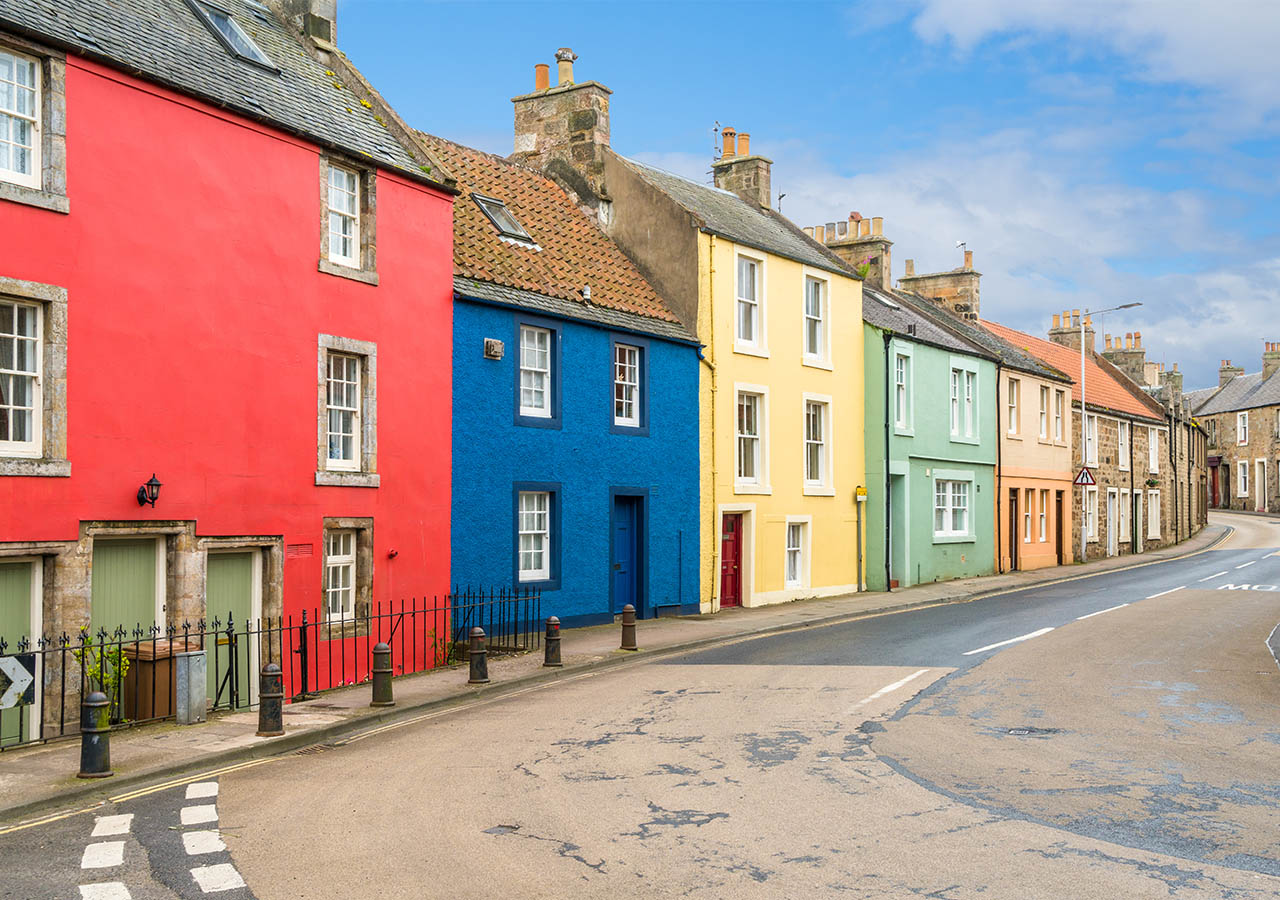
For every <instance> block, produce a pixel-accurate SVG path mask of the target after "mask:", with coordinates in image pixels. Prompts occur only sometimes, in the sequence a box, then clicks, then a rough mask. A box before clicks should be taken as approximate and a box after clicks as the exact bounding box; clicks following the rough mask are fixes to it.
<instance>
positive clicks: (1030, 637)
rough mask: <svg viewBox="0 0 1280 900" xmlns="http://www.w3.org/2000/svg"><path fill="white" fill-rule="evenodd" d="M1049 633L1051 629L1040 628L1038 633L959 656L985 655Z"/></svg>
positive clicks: (988, 645)
mask: <svg viewBox="0 0 1280 900" xmlns="http://www.w3.org/2000/svg"><path fill="white" fill-rule="evenodd" d="M1050 631H1053V629H1052V628H1041V629H1040V630H1039V631H1033V632H1031V633H1030V634H1024V635H1021V636H1019V637H1016V638H1009V640H1007V641H1000V642H999V643H996V644H987V646H985V647H979V648H978V649H977V650H966V651H965V652H964V653H962V654H961V655H962V656H973V655H974V654H975V653H986V652H987V651H988V650H994V649H996V648H997V647H1005V646H1008V645H1009V644H1016V643H1018V642H1019V641H1029V640H1031V639H1032V638H1034V637H1040V635H1042V634H1048V633H1049V632H1050Z"/></svg>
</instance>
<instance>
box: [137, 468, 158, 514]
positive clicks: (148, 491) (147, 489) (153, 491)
mask: <svg viewBox="0 0 1280 900" xmlns="http://www.w3.org/2000/svg"><path fill="white" fill-rule="evenodd" d="M159 497H160V482H158V481H156V473H155V472H152V473H151V477H150V478H149V479H148V480H147V481H146V482H144V483H143V485H142V486H141V487H139V488H138V505H139V506H146V505H147V504H148V503H150V504H151V505H152V507H154V506H155V505H156V500H157V499H158V498H159Z"/></svg>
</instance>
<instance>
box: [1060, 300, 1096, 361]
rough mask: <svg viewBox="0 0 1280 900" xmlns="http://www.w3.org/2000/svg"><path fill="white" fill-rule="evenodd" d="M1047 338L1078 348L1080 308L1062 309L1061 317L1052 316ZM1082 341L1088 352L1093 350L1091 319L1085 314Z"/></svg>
mask: <svg viewBox="0 0 1280 900" xmlns="http://www.w3.org/2000/svg"><path fill="white" fill-rule="evenodd" d="M1049 340H1051V341H1053V342H1054V343H1055V344H1061V345H1062V346H1063V347H1070V348H1071V349H1072V350H1075V351H1076V352H1079V350H1080V310H1078V309H1064V310H1063V311H1062V318H1061V319H1059V318H1058V317H1057V316H1056V315H1055V316H1054V317H1053V327H1052V328H1050V329H1049ZM1084 343H1085V346H1086V347H1087V348H1088V349H1089V352H1090V353H1093V352H1095V349H1096V348H1095V347H1094V333H1093V319H1092V318H1091V317H1088V316H1086V317H1085V320H1084Z"/></svg>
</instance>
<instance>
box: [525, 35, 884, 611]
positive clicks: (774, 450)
mask: <svg viewBox="0 0 1280 900" xmlns="http://www.w3.org/2000/svg"><path fill="white" fill-rule="evenodd" d="M574 59H575V57H574V54H573V52H572V51H571V50H568V49H567V48H565V49H561V50H559V51H558V52H557V53H556V60H557V64H558V77H557V84H556V85H554V86H552V85H551V84H550V73H549V70H548V67H547V66H545V65H539V66H537V67H536V68H535V78H534V91H533V92H532V93H529V94H524V95H522V96H518V97H516V98H514V100H513V102H514V104H515V153H514V154H513V157H512V158H513V159H515V160H518V161H521V162H524V163H526V164H528V165H530V166H534V167H536V168H539V169H541V170H542V171H544V172H546V173H547V174H548V175H550V176H552V177H554V178H555V179H557V180H558V181H559V182H560V183H561V184H562V185H564V186H565V188H566V189H567V190H568V191H570V193H571V194H572V195H573V196H574V198H575V200H576V201H577V202H578V203H579V204H580V205H581V207H582V208H583V209H585V210H586V211H587V212H588V213H589V214H590V215H592V216H593V217H594V218H595V219H596V220H597V221H598V222H599V223H600V226H601V227H602V228H603V229H604V231H605V232H606V233H607V234H608V235H609V236H610V237H611V238H613V240H614V241H616V242H617V244H618V246H620V247H621V248H622V250H623V251H624V252H625V253H626V254H627V255H628V256H629V257H630V258H631V260H632V261H633V262H634V263H635V265H636V267H637V268H638V269H639V271H640V272H641V273H642V274H643V275H644V276H645V277H646V278H647V279H648V281H649V282H650V283H651V284H652V285H653V286H654V288H655V289H656V290H657V292H658V294H659V295H660V296H662V297H663V298H664V299H665V300H666V301H667V302H668V303H669V305H670V308H671V310H672V312H674V313H675V314H676V315H677V316H678V317H679V319H680V321H681V322H683V323H684V325H685V327H686V328H687V329H688V330H689V331H690V332H691V333H693V334H696V336H697V339H698V341H699V342H700V343H701V344H702V345H703V350H702V360H701V364H700V367H699V414H698V420H699V428H700V436H699V446H700V454H701V463H700V470H701V483H700V496H701V505H700V512H699V532H700V541H699V546H700V550H699V559H700V561H701V566H702V568H701V572H700V578H699V582H700V588H699V594H700V598H701V609H702V610H703V611H705V612H713V611H715V610H717V609H719V608H720V607H721V606H735V605H743V606H757V605H761V604H765V603H773V602H778V601H783V600H789V599H795V598H797V597H805V596H817V595H824V594H841V593H845V592H848V591H854V590H858V589H859V588H860V587H861V586H862V582H863V578H862V573H861V571H860V568H859V566H860V563H861V557H862V540H863V534H862V532H863V531H864V530H865V523H864V522H863V521H862V519H863V510H862V507H863V506H864V505H865V504H864V503H863V502H860V501H859V499H858V497H859V493H858V489H859V488H862V487H865V486H866V479H865V468H864V459H863V440H864V426H863V422H864V416H863V396H864V389H863V377H864V376H863V359H862V308H861V306H862V289H861V288H862V285H861V282H860V280H859V279H858V278H857V276H856V275H855V274H854V272H853V271H852V270H851V269H850V268H849V267H848V266H847V265H846V264H845V263H844V262H843V261H841V260H840V259H839V258H838V257H837V256H835V255H834V254H832V253H830V252H829V251H828V250H827V249H826V248H825V247H823V246H822V245H821V244H819V243H817V242H815V241H813V240H812V239H810V238H809V237H807V236H806V235H805V234H804V233H803V232H801V231H800V229H798V228H796V227H795V225H793V224H792V223H791V222H790V221H788V220H787V219H785V218H784V217H783V216H781V215H780V214H778V213H777V212H776V211H775V210H774V209H773V208H772V196H771V188H770V167H771V162H770V160H768V159H767V158H765V157H763V156H760V155H758V154H753V153H752V152H751V148H750V139H749V136H748V135H746V134H740V135H739V134H736V132H735V131H734V130H733V129H731V128H725V129H723V132H722V135H723V139H724V149H723V154H722V155H721V156H720V157H719V158H718V159H716V160H714V161H713V162H712V171H713V174H714V181H715V186H714V187H712V186H709V185H705V184H698V183H696V182H693V181H689V180H687V179H684V178H680V177H678V176H676V175H672V174H671V173H668V172H663V171H660V170H658V169H654V168H652V167H650V166H645V165H641V164H639V163H637V162H635V161H633V160H629V159H626V158H625V157H623V156H621V155H619V154H618V153H617V152H615V151H614V150H613V148H612V147H611V146H610V141H609V134H610V124H609V97H610V91H609V89H608V88H606V87H605V86H603V85H601V84H599V83H598V82H595V81H585V82H576V81H574V73H573V61H574ZM878 501H879V498H876V502H878Z"/></svg>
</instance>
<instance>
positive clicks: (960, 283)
mask: <svg viewBox="0 0 1280 900" xmlns="http://www.w3.org/2000/svg"><path fill="white" fill-rule="evenodd" d="M981 278H982V273H981V272H978V271H975V270H974V268H973V251H972V250H966V251H965V252H964V265H963V266H961V267H960V268H958V269H952V270H951V271H950V272H933V273H930V274H926V275H917V274H915V265H914V263H912V264H911V265H908V267H907V272H906V274H905V275H903V276H902V277H901V278H899V279H898V287H899V288H901V289H902V290H904V291H912V292H914V293H917V294H919V295H920V296H922V297H926V298H928V299H930V300H932V301H933V302H934V303H937V304H938V305H939V306H942V307H945V308H946V309H948V310H950V311H951V312H952V313H954V314H955V315H957V316H959V317H960V318H962V319H971V320H977V319H978V318H979V316H980V315H981V311H982V303H981V297H980V293H979V281H980V280H981Z"/></svg>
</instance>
